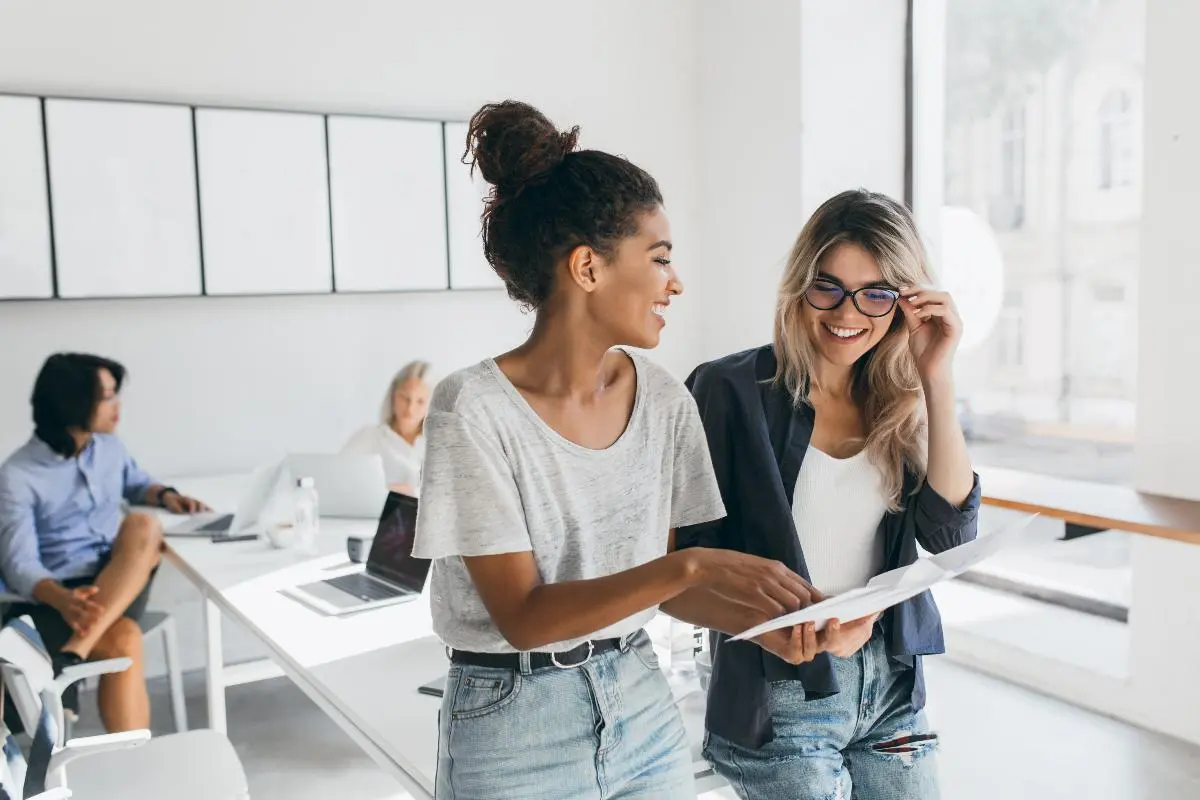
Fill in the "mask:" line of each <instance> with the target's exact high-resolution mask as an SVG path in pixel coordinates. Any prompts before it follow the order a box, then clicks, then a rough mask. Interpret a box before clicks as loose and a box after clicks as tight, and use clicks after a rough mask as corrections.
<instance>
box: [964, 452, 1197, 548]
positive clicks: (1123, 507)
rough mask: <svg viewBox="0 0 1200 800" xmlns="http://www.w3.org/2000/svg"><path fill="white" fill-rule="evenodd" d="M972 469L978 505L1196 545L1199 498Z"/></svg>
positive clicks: (989, 468)
mask: <svg viewBox="0 0 1200 800" xmlns="http://www.w3.org/2000/svg"><path fill="white" fill-rule="evenodd" d="M976 471H977V472H978V473H979V480H980V483H981V485H982V489H983V503H984V505H989V506H996V507H997V508H1009V509H1013V510H1014V511H1024V512H1027V513H1037V514H1043V515H1045V516H1047V517H1054V518H1055V519H1061V520H1063V521H1064V522H1067V523H1070V524H1073V525H1082V526H1087V527H1093V528H1100V529H1104V530H1107V529H1110V528H1111V529H1113V530H1121V531H1129V532H1130V533H1140V534H1144V535H1146V536H1157V537H1160V538H1163V539H1174V540H1175V541H1179V542H1187V543H1188V544H1198V545H1200V502H1196V501H1192V500H1180V499H1178V498H1174V497H1164V496H1162V495H1155V494H1149V493H1147V492H1139V491H1137V490H1136V489H1133V488H1130V487H1128V486H1112V485H1107V484H1101V483H1088V482H1087V481H1076V480H1069V479H1066V478H1056V477H1053V476H1050V475H1038V474H1036V473H1032V472H1020V471H1017V470H1012V469H1002V468H999V467H977V468H976Z"/></svg>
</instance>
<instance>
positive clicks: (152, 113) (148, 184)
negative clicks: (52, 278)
mask: <svg viewBox="0 0 1200 800" xmlns="http://www.w3.org/2000/svg"><path fill="white" fill-rule="evenodd" d="M46 143H47V150H48V152H49V162H50V163H49V169H50V191H51V198H52V201H53V203H52V210H53V211H52V213H53V219H54V247H55V254H56V263H57V271H58V294H59V296H60V297H153V296H175V295H199V294H200V229H199V224H198V218H197V212H196V174H195V158H194V153H193V145H192V115H191V109H189V108H188V107H186V106H174V105H155V104H149V103H124V102H110V101H97V100H56V99H47V100H46Z"/></svg>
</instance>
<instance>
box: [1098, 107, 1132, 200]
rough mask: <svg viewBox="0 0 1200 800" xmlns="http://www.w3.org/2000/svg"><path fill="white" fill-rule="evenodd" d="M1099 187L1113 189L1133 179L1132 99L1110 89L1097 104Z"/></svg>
mask: <svg viewBox="0 0 1200 800" xmlns="http://www.w3.org/2000/svg"><path fill="white" fill-rule="evenodd" d="M1099 122H1100V148H1099V149H1100V188H1101V189H1116V188H1119V187H1122V186H1129V185H1131V184H1132V183H1133V173H1134V168H1135V167H1134V155H1133V125H1134V121H1133V99H1132V98H1131V97H1130V93H1129V92H1127V91H1125V90H1124V89H1113V90H1112V91H1111V92H1109V93H1108V94H1106V95H1105V96H1104V101H1103V102H1102V103H1101V104H1100V119H1099Z"/></svg>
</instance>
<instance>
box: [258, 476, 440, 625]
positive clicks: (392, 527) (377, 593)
mask: <svg viewBox="0 0 1200 800" xmlns="http://www.w3.org/2000/svg"><path fill="white" fill-rule="evenodd" d="M416 533H417V500H416V498H415V497H409V496H408V495H403V494H397V493H396V492H389V493H388V496H387V502H386V503H385V505H384V508H383V515H382V516H381V517H380V518H379V528H378V529H377V530H376V531H375V539H374V541H372V542H371V554H370V555H369V556H367V563H366V564H365V565H364V566H363V567H361V568H359V569H356V570H354V571H353V572H349V573H345V574H342V575H338V576H336V577H333V578H326V579H325V580H322V581H314V582H313V583H306V584H303V585H301V586H289V587H287V588H285V589H281V590H280V591H282V592H283V593H284V594H286V595H288V596H289V597H292V598H295V599H296V600H300V601H301V602H303V603H305V604H306V605H309V606H311V607H313V608H315V609H317V610H318V611H324V612H325V613H326V614H331V615H335V616H336V615H341V614H353V613H355V612H358V611H366V610H367V609H371V608H379V607H381V606H390V605H393V604H395V603H403V602H405V601H407V600H412V599H414V598H416V597H418V596H420V594H421V591H422V590H423V589H424V588H425V579H426V577H428V575H429V565H430V562H429V561H428V560H426V559H423V558H414V557H413V554H412V549H413V540H414V539H415V538H416Z"/></svg>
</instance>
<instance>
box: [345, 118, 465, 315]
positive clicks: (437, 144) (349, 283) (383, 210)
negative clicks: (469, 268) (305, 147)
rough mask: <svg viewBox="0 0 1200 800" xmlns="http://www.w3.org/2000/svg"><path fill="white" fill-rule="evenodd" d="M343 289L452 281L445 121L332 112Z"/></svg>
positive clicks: (409, 287)
mask: <svg viewBox="0 0 1200 800" xmlns="http://www.w3.org/2000/svg"><path fill="white" fill-rule="evenodd" d="M327 124H328V136H329V181H330V184H329V186H330V205H331V209H332V214H333V268H334V278H335V285H336V290H337V291H339V292H380V291H435V290H439V289H447V288H449V278H448V269H447V265H448V262H447V242H446V184H445V172H444V168H443V163H442V125H441V123H440V122H428V121H421V120H404V119H388V118H382V117H355V116H340V115H330V116H329V117H328V121H327Z"/></svg>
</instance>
